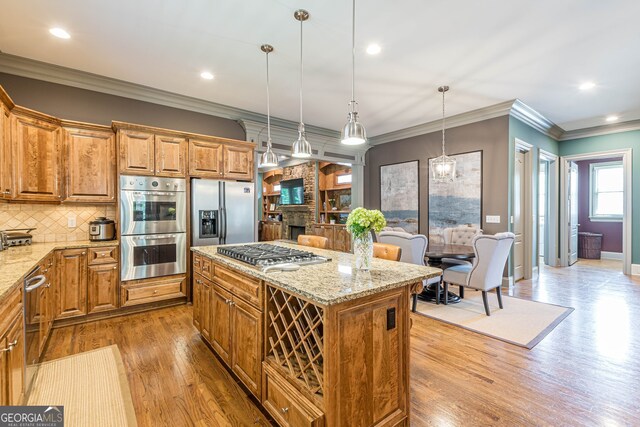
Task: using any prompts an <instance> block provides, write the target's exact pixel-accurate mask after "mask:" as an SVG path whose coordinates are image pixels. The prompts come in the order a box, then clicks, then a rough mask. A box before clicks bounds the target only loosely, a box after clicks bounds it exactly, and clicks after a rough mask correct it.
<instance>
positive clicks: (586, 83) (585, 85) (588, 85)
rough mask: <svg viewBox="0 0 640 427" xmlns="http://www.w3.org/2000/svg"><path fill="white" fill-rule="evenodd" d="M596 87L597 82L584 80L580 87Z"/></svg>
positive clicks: (586, 88)
mask: <svg viewBox="0 0 640 427" xmlns="http://www.w3.org/2000/svg"><path fill="white" fill-rule="evenodd" d="M594 87H596V84H595V83H594V82H584V83H582V84H581V85H580V87H579V89H580V90H591V89H593V88H594Z"/></svg>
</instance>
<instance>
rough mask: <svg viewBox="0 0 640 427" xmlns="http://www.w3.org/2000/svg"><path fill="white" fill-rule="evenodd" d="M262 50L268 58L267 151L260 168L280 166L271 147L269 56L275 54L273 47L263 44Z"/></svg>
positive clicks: (263, 155) (261, 158) (261, 160)
mask: <svg viewBox="0 0 640 427" xmlns="http://www.w3.org/2000/svg"><path fill="white" fill-rule="evenodd" d="M260 50H262V51H263V52H264V53H265V56H266V57H267V151H265V152H264V153H262V156H260V167H268V166H278V155H277V154H276V153H274V152H273V148H272V146H271V105H270V104H271V102H270V99H269V54H270V53H271V52H273V46H271V45H270V44H263V45H262V46H260Z"/></svg>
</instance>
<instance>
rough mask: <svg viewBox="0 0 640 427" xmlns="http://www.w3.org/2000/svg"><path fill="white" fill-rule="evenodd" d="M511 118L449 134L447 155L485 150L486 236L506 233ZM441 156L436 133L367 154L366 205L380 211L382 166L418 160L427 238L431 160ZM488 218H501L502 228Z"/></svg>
mask: <svg viewBox="0 0 640 427" xmlns="http://www.w3.org/2000/svg"><path fill="white" fill-rule="evenodd" d="M508 142H509V116H503V117H498V118H495V119H490V120H485V121H482V122H478V123H472V124H469V125H464V126H459V127H455V128H451V129H447V131H446V152H447V154H448V155H451V154H459V153H466V152H469V151H477V150H482V228H483V230H484V232H485V233H487V234H494V233H498V232H501V231H507V227H508V217H507V215H508V189H509V187H508V184H509V179H508V178H509V176H508V172H509V158H508V155H509V148H508ZM441 153H442V132H441V131H438V132H433V133H429V134H426V135H420V136H416V137H412V138H407V139H403V140H399V141H394V142H389V143H387V144H381V145H376V146H374V147H372V148H371V149H370V150H369V151H367V154H366V157H365V161H366V166H365V171H364V176H365V183H364V194H365V199H364V205H365V207H367V208H369V209H379V208H380V166H381V165H388V164H392V163H400V162H406V161H410V160H419V164H420V233H421V234H428V229H429V228H428V227H429V213H428V201H429V197H428V188H427V186H428V182H429V180H428V178H429V175H428V173H429V162H428V159H429V158H432V157H437V156H439V155H440V154H441ZM486 215H500V219H501V222H500V224H485V222H484V220H485V217H486Z"/></svg>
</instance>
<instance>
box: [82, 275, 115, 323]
mask: <svg viewBox="0 0 640 427" xmlns="http://www.w3.org/2000/svg"><path fill="white" fill-rule="evenodd" d="M87 295H88V298H87V304H88V312H89V313H98V312H100V311H108V310H114V309H116V308H118V265H117V264H96V265H90V266H89V281H88V284H87Z"/></svg>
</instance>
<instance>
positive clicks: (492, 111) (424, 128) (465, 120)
mask: <svg viewBox="0 0 640 427" xmlns="http://www.w3.org/2000/svg"><path fill="white" fill-rule="evenodd" d="M514 101H515V100H511V101H505V102H501V103H500V104H495V105H491V106H489V107H485V108H479V109H477V110H473V111H468V112H466V113H461V114H456V115H455V116H451V117H447V121H446V129H449V128H454V127H458V126H464V125H468V124H471V123H476V122H481V121H483V120H488V119H493V118H496V117H501V116H506V115H508V114H509V113H510V112H511V107H512V105H513V103H514ZM439 130H442V121H441V120H433V121H431V122H428V123H423V124H419V125H416V126H411V127H408V128H406V129H400V130H397V131H393V132H389V133H385V134H382V135H378V136H374V137H373V138H370V139H369V142H370V144H371V145H379V144H385V143H387V142H392V141H399V140H401V139H406V138H411V137H414V136H418V135H424V134H427V133H431V132H437V131H439Z"/></svg>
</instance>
